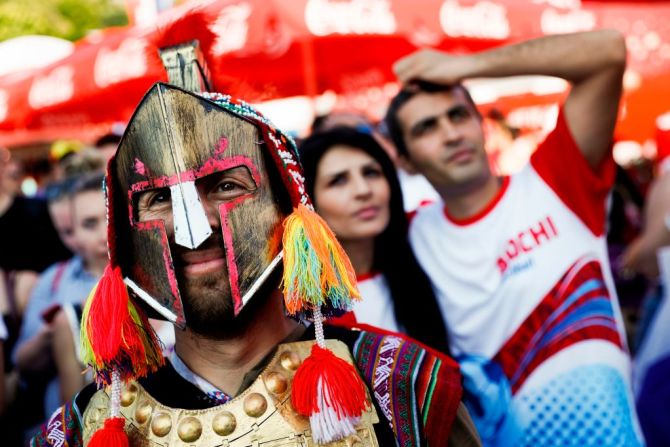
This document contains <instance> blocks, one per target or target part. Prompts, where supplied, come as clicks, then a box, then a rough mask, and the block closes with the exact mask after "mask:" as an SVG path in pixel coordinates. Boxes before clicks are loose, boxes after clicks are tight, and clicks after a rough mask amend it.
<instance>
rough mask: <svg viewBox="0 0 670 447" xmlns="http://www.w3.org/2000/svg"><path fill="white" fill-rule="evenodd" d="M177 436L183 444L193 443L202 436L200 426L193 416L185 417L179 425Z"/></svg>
mask: <svg viewBox="0 0 670 447" xmlns="http://www.w3.org/2000/svg"><path fill="white" fill-rule="evenodd" d="M177 434H178V435H179V438H180V439H181V440H182V441H184V442H194V441H196V440H197V439H198V438H199V437H200V435H201V434H202V424H201V423H200V421H199V420H198V419H197V418H195V417H193V416H189V417H185V418H184V419H182V420H181V422H180V423H179V427H178V428H177Z"/></svg>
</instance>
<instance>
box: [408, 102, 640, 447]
mask: <svg viewBox="0 0 670 447" xmlns="http://www.w3.org/2000/svg"><path fill="white" fill-rule="evenodd" d="M614 174H615V166H614V163H613V160H612V159H611V157H606V160H604V161H603V163H602V165H601V166H600V167H599V168H598V169H597V170H593V169H592V168H591V167H590V166H589V164H588V163H587V161H586V160H585V159H584V157H583V155H582V153H581V152H580V150H579V148H578V147H577V144H576V143H575V141H574V139H573V137H572V135H571V134H570V131H569V129H568V127H567V123H566V122H565V119H564V117H563V114H562V113H561V114H560V115H559V118H558V122H557V125H556V129H555V130H554V131H553V132H552V133H551V134H550V135H549V136H548V137H547V138H546V140H545V141H544V142H543V143H542V144H541V145H540V146H539V148H538V149H537V151H536V152H535V154H534V155H533V156H532V158H531V161H530V163H529V165H527V166H526V167H525V168H524V169H523V170H522V171H521V172H519V173H518V174H515V175H513V176H511V177H507V178H505V179H503V181H502V186H501V188H500V191H499V194H498V195H497V196H496V197H495V198H494V200H492V201H491V203H490V204H489V205H488V206H487V207H486V208H485V209H484V210H483V211H482V212H480V213H479V214H478V215H476V216H473V217H472V218H469V219H466V220H460V221H459V220H456V219H454V218H452V217H450V216H449V214H448V213H447V212H446V210H445V207H444V204H443V203H441V202H440V203H435V204H433V205H431V206H428V207H425V208H422V209H420V210H419V212H418V213H417V215H416V216H415V218H414V219H413V220H412V222H411V226H410V242H411V244H412V247H413V249H414V252H415V254H416V256H417V258H418V259H419V262H420V264H421V266H422V267H423V269H424V270H425V271H426V273H427V274H428V276H429V277H430V279H431V281H432V283H433V286H434V288H435V291H436V295H437V298H438V302H439V304H440V306H441V310H442V313H443V316H444V318H445V321H446V323H447V328H448V331H449V341H450V345H451V349H452V353H453V354H454V355H456V356H460V358H461V359H462V360H463V361H464V362H467V361H468V359H471V358H478V359H485V361H486V362H492V363H494V364H495V365H497V366H499V367H500V368H499V369H501V370H502V372H503V373H504V378H503V380H504V379H505V378H506V380H507V383H508V384H509V389H510V391H511V400H512V402H511V403H510V408H513V411H514V412H515V418H516V419H517V422H516V423H517V425H518V426H519V430H517V433H516V435H515V436H517V437H516V438H513V439H514V441H513V444H508V445H528V446H539V445H549V444H551V445H576V446H582V445H608V446H610V445H622V446H635V445H640V444H641V442H640V435H639V429H638V424H637V417H636V415H635V410H634V405H633V401H632V397H631V391H630V360H629V354H628V352H627V348H626V345H625V336H624V329H623V324H622V319H621V315H620V311H619V305H618V302H617V298H616V294H615V291H614V285H613V281H612V278H611V277H610V273H609V263H608V257H607V246H606V240H605V226H606V223H605V221H606V202H607V199H608V195H609V191H610V188H611V186H612V184H613V181H614ZM487 371H489V372H490V371H491V369H490V368H489V369H488V370H487ZM510 439H512V438H510ZM510 439H508V442H512V441H510ZM499 442H502V443H501V444H500V445H505V440H502V441H500V440H499Z"/></svg>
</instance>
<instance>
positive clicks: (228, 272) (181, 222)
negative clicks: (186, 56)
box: [110, 83, 283, 326]
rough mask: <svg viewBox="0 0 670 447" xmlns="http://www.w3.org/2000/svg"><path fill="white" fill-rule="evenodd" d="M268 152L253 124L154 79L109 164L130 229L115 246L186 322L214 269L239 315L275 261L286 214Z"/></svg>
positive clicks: (138, 284) (160, 306)
mask: <svg viewBox="0 0 670 447" xmlns="http://www.w3.org/2000/svg"><path fill="white" fill-rule="evenodd" d="M264 151H265V144H264V142H263V141H262V138H261V137H260V134H259V131H258V129H257V127H256V126H255V125H254V124H253V123H252V122H250V121H248V120H246V119H244V118H243V117H240V116H237V115H235V114H233V113H231V112H229V111H227V110H225V109H223V108H221V107H219V106H218V105H216V104H215V103H213V102H210V101H208V100H206V99H204V98H202V97H200V96H197V95H195V94H192V93H190V92H187V91H184V90H181V89H179V88H177V87H173V86H170V85H167V84H162V83H158V84H156V85H154V86H153V87H152V88H151V90H149V92H148V93H147V94H146V95H145V97H144V99H143V100H142V102H141V103H140V105H139V106H138V108H137V109H136V111H135V114H134V115H133V118H132V119H131V121H130V123H129V125H128V127H127V129H126V133H125V135H124V137H123V139H122V141H121V143H120V145H119V150H118V152H117V155H116V158H115V160H114V162H113V165H112V169H110V175H113V176H114V177H115V178H114V179H110V180H111V182H110V183H111V184H112V185H115V186H114V187H115V191H114V192H113V199H114V200H113V201H114V204H113V206H111V208H112V212H113V213H114V214H115V216H114V219H113V220H114V221H115V225H116V226H117V227H118V226H126V225H127V227H128V228H127V230H128V231H126V232H125V234H127V237H126V238H125V239H124V238H122V237H121V238H120V240H118V241H117V243H118V246H117V247H116V251H117V252H118V253H119V260H120V264H121V265H122V267H123V271H124V275H125V276H126V277H127V280H126V283H127V284H129V286H130V289H131V290H132V291H134V292H135V295H136V296H138V297H139V298H141V299H142V300H143V301H144V302H145V303H146V304H147V305H148V306H150V307H151V308H152V309H153V310H154V311H156V313H158V314H159V315H161V316H162V317H164V318H166V319H168V320H171V321H173V322H174V323H176V324H177V325H179V326H184V325H187V324H188V322H187V321H186V315H184V310H183V308H184V307H183V305H182V295H183V294H184V293H190V292H189V290H188V283H189V280H190V279H193V278H195V279H196V280H197V277H198V276H199V275H205V274H207V275H210V276H211V275H215V276H217V278H219V279H221V280H225V282H226V285H225V287H221V288H219V289H220V290H223V291H224V292H225V293H222V295H223V296H221V299H226V300H230V302H231V305H232V308H233V310H234V313H235V315H237V314H238V313H239V312H240V311H241V309H242V308H243V307H244V304H245V303H246V302H247V301H248V300H249V299H250V297H251V296H252V293H250V292H253V290H255V288H256V286H257V284H258V281H259V278H263V277H264V276H265V275H266V273H267V272H268V271H269V270H270V269H272V268H273V266H274V265H275V264H276V262H277V260H278V255H279V253H280V244H281V222H282V218H283V215H282V213H281V211H280V209H279V206H278V205H277V203H276V200H275V198H274V194H273V192H272V188H271V186H270V181H269V175H268V166H267V162H266V156H265V154H264ZM123 233H124V232H119V234H123ZM121 239H123V240H121ZM194 282H197V281H194Z"/></svg>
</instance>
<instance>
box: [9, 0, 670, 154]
mask: <svg viewBox="0 0 670 447" xmlns="http://www.w3.org/2000/svg"><path fill="white" fill-rule="evenodd" d="M195 5H196V6H198V7H199V9H200V10H202V11H204V12H205V13H206V14H208V17H209V22H208V27H209V29H211V30H212V31H213V32H214V33H215V36H216V38H215V40H214V41H213V42H212V46H211V51H210V54H209V56H210V59H211V60H215V61H216V64H215V66H214V67H211V68H213V79H214V83H215V86H216V88H217V89H218V90H220V91H226V92H230V93H232V94H235V95H239V96H244V97H246V98H249V99H251V100H264V99H271V98H280V97H287V96H294V95H304V94H306V95H310V96H314V95H317V94H319V93H322V92H324V91H327V90H332V91H334V92H337V93H345V94H346V93H352V92H355V91H358V90H361V89H364V88H366V87H371V86H379V85H383V84H385V83H388V82H393V81H394V76H393V74H392V72H391V65H392V63H393V61H395V60H396V59H397V58H399V57H401V56H403V55H405V54H407V53H409V52H411V51H412V50H414V49H416V48H418V47H421V46H433V47H437V48H441V49H445V50H449V51H454V52H461V53H463V52H472V51H478V50H482V49H486V48H490V47H493V46H496V45H500V44H503V43H507V42H512V41H518V40H522V39H526V38H529V37H534V36H540V35H543V34H550V33H555V32H567V31H576V30H581V29H593V28H599V27H614V28H617V29H619V30H621V31H623V32H624V33H626V35H627V37H628V40H629V48H630V50H631V51H630V52H631V57H630V68H631V70H632V71H633V72H634V78H635V77H636V79H638V80H640V82H638V83H637V84H635V83H634V86H637V88H636V89H634V90H629V91H628V93H627V95H628V96H627V101H628V102H627V104H628V107H627V110H626V111H627V114H626V120H625V121H624V122H623V123H622V124H621V126H620V128H619V131H620V132H623V133H625V136H624V137H625V138H633V139H638V140H639V141H643V140H644V139H646V138H651V137H653V123H654V118H655V116H656V115H658V114H659V113H661V112H662V111H665V110H667V109H668V108H670V104H668V102H669V101H670V99H668V98H670V95H667V94H666V95H665V96H660V94H656V93H655V92H652V93H651V94H649V93H646V92H648V91H649V89H648V88H647V84H650V85H653V86H654V88H662V89H665V90H664V91H667V88H668V87H667V86H668V85H670V82H667V80H668V73H670V44H669V43H668V42H669V41H670V30H669V29H668V28H669V26H670V25H669V23H670V21H668V20H667V18H668V17H670V6H669V5H668V4H666V3H661V2H657V3H652V4H639V3H637V4H635V5H634V6H633V5H626V4H618V3H617V4H615V6H612V5H611V4H607V5H605V4H603V3H600V2H595V3H585V4H584V5H580V4H579V0H533V1H528V2H519V1H514V0H495V1H490V0H477V1H472V0H422V1H419V2H409V1H403V0H349V1H344V0H292V1H291V2H290V6H289V2H286V1H279V0H216V1H207V2H198V3H195ZM193 7H194V3H187V4H184V5H182V6H180V7H177V8H174V9H172V10H170V11H167V13H165V14H163V15H162V16H161V17H160V20H159V26H162V27H165V26H169V24H170V23H172V22H174V21H175V20H176V19H177V18H179V17H184V16H185V15H188V14H191V11H192V9H193ZM156 34H157V31H156V29H147V28H133V27H129V28H124V29H117V30H112V31H107V32H104V33H99V34H96V35H94V36H91V37H89V38H87V39H85V40H84V41H82V42H80V43H78V45H77V48H76V50H75V52H74V53H73V54H72V55H71V56H69V57H67V58H65V59H62V60H60V61H58V62H57V63H54V64H52V65H50V66H48V67H46V68H44V69H41V70H39V71H36V72H33V73H29V74H23V75H22V76H20V77H18V76H6V77H3V78H0V145H10V146H12V145H14V146H15V145H21V144H27V143H32V142H38V141H49V140H53V139H55V138H62V137H69V138H73V137H75V138H82V139H88V140H90V139H91V138H93V137H95V136H96V135H100V134H101V133H103V132H105V131H106V130H108V129H110V128H111V126H112V124H113V123H116V122H118V121H125V120H127V119H128V118H129V116H130V114H131V111H132V110H133V108H134V107H135V105H136V104H137V102H138V101H139V99H140V98H141V96H142V94H143V93H144V92H145V91H146V90H147V89H148V88H149V86H150V85H151V84H152V83H153V82H155V81H157V80H161V79H164V77H165V75H164V72H163V70H162V69H161V68H160V67H158V66H156V65H155V64H151V63H149V62H148V61H147V59H146V57H145V56H146V54H145V51H146V48H147V46H148V45H149V42H150V41H151V39H153V38H155V36H156ZM643 92H645V93H644V94H643ZM647 124H648V125H647Z"/></svg>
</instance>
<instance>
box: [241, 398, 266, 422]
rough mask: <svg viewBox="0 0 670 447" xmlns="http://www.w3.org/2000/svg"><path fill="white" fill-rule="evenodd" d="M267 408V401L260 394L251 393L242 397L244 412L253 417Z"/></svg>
mask: <svg viewBox="0 0 670 447" xmlns="http://www.w3.org/2000/svg"><path fill="white" fill-rule="evenodd" d="M267 409H268V401H267V400H265V397H263V395H262V394H258V393H251V394H249V395H248V396H247V397H246V398H245V399H244V412H245V413H246V414H248V415H249V416H251V417H253V418H257V417H260V416H262V415H263V413H265V410H267Z"/></svg>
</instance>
